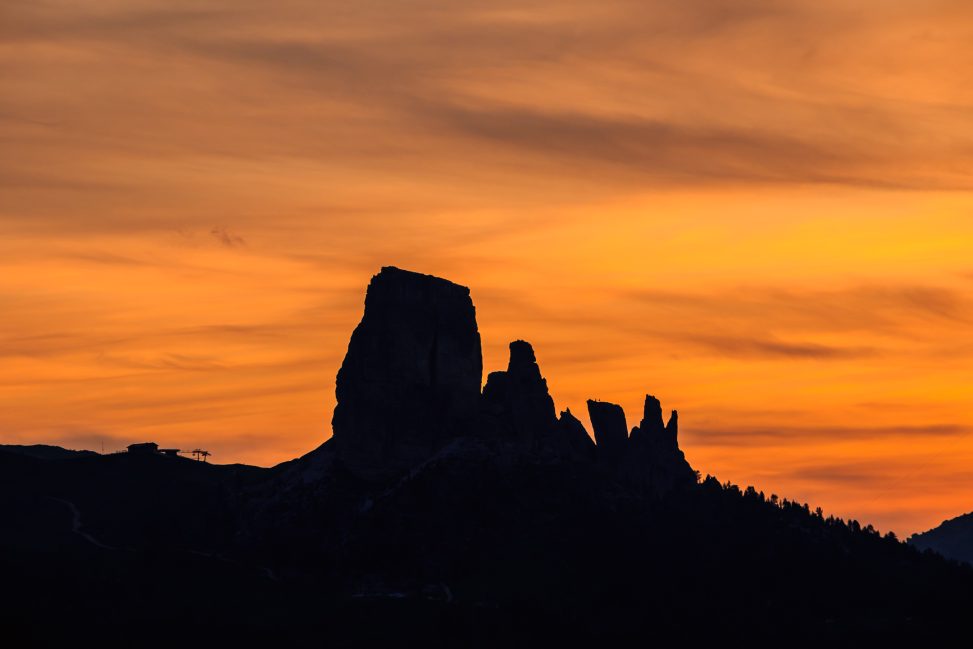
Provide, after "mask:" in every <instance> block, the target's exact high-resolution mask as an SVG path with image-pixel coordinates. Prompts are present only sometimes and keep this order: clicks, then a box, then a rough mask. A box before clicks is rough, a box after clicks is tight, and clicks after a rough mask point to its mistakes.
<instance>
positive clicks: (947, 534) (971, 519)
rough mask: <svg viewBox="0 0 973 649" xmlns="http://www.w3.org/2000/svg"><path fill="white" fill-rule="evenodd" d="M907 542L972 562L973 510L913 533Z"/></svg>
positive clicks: (958, 559)
mask: <svg viewBox="0 0 973 649" xmlns="http://www.w3.org/2000/svg"><path fill="white" fill-rule="evenodd" d="M909 543H910V544H911V545H913V546H915V547H917V548H919V549H920V550H933V551H935V552H938V553H939V554H941V555H943V556H944V557H948V558H950V559H955V560H957V561H965V562H967V563H970V564H973V512H971V513H969V514H963V515H962V516H957V517H956V518H953V519H950V520H948V521H944V522H943V523H942V524H941V525H939V526H938V527H935V528H933V529H931V530H929V531H928V532H922V533H921V534H914V535H912V536H911V537H910V538H909Z"/></svg>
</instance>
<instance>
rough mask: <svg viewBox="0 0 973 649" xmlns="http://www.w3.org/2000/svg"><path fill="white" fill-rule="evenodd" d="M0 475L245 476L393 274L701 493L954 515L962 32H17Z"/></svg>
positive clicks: (541, 7)
mask: <svg viewBox="0 0 973 649" xmlns="http://www.w3.org/2000/svg"><path fill="white" fill-rule="evenodd" d="M0 36H2V39H0V84H2V92H0V138H2V146H0V314H2V317H0V358H2V363H0V442H5V443H54V444H62V445H66V446H69V447H75V448H78V447H86V448H94V449H95V450H98V449H100V448H101V445H102V443H104V445H105V448H106V450H107V449H116V448H119V447H122V446H124V445H125V444H128V443H131V442H137V441H145V440H155V441H157V442H159V443H161V444H165V445H173V446H178V447H182V448H192V447H196V446H203V447H205V448H208V449H209V450H211V451H212V452H213V453H214V459H216V460H218V461H221V462H237V461H239V462H250V463H257V464H262V465H271V464H274V463H276V462H280V461H282V460H286V459H290V458H292V457H295V456H297V455H299V454H302V453H304V452H306V451H308V450H310V449H312V448H314V447H315V446H317V445H318V444H320V443H321V442H322V441H323V440H325V439H326V438H327V437H328V436H329V435H330V419H331V410H332V408H333V406H334V377H335V373H336V371H337V369H338V366H339V365H340V362H341V359H342V357H343V355H344V351H345V348H346V344H347V340H348V337H349V336H350V334H351V331H352V329H353V327H354V325H355V324H356V323H357V321H358V319H359V318H360V317H361V311H362V305H363V298H364V289H365V286H366V284H367V282H368V280H369V278H370V276H371V275H372V274H374V273H375V272H377V271H378V269H379V267H380V266H382V265H397V266H400V267H403V268H408V269H411V270H417V271H421V272H426V273H432V274H436V275H441V276H445V277H447V278H450V279H452V280H454V281H456V282H459V283H462V284H465V285H468V286H470V287H472V290H473V298H474V302H475V303H476V305H477V313H478V319H479V323H480V329H481V333H482V335H483V339H484V355H485V358H484V361H485V370H486V371H490V370H493V369H499V368H502V367H503V366H504V365H505V364H506V345H507V343H508V342H509V341H510V340H512V339H515V338H525V339H527V340H529V341H531V342H532V343H533V344H534V346H535V349H536V350H537V354H538V359H539V362H540V364H541V369H542V371H543V372H544V374H545V375H546V377H547V378H548V382H549V384H550V386H551V389H552V393H553V395H554V398H555V401H556V403H557V405H558V407H559V408H565V407H571V408H572V409H573V411H574V412H575V413H577V414H579V415H583V414H584V415H585V417H583V419H584V420H585V421H586V423H587V417H586V413H585V412H584V400H585V399H586V398H589V397H595V398H600V399H605V400H613V401H617V402H619V403H621V404H623V405H624V406H625V408H626V412H627V414H628V418H629V423H630V424H634V423H637V420H638V419H639V416H640V408H641V401H642V397H643V395H644V393H645V392H651V393H653V394H656V395H657V396H659V397H660V398H661V399H662V401H663V406H664V407H666V408H678V409H679V410H680V415H681V416H680V426H681V429H682V430H681V441H682V446H683V448H684V449H685V451H686V453H687V456H688V458H689V460H690V462H691V463H692V464H693V466H694V467H696V468H697V469H699V470H701V471H702V472H703V473H704V474H705V473H712V474H715V475H717V476H719V477H720V478H721V479H724V480H727V479H729V480H733V481H734V482H738V483H740V484H741V485H748V484H753V485H755V486H756V487H758V488H760V489H763V490H764V491H766V492H767V493H768V494H769V493H771V492H774V493H778V494H779V495H781V496H787V497H789V498H793V499H797V500H801V501H808V502H810V503H811V504H812V506H814V505H821V506H822V507H824V509H825V510H826V511H828V512H830V513H834V514H836V515H840V516H844V517H854V518H858V519H860V520H863V521H867V522H872V523H874V524H876V526H878V527H879V528H881V529H882V530H887V529H894V530H895V531H896V532H898V533H900V534H908V533H911V532H913V531H917V530H921V529H926V528H928V527H930V526H932V525H935V524H937V523H938V522H939V521H941V520H943V519H944V518H947V517H952V516H955V515H957V514H960V513H963V512H967V511H970V510H973V412H971V408H970V405H971V400H973V399H971V398H973V380H971V378H970V372H971V368H973V328H971V325H973V255H971V251H973V80H971V78H970V71H971V70H973V45H971V43H973V5H971V4H970V3H969V2H968V1H966V0H962V1H961V0H956V1H948V2H944V1H935V0H932V1H930V0H922V1H918V0H899V1H896V2H888V1H878V0H863V1H859V2H847V1H842V2H835V1H829V0H824V1H821V0H817V1H813V2H812V1H810V0H796V1H794V2H789V3H782V2H771V1H768V0H749V1H744V2H735V3H725V2H720V1H718V0H687V1H686V2H679V3H673V2H667V1H662V0H600V1H599V2H592V1H590V0H587V1H585V2H581V1H578V0H557V1H554V0H548V1H545V2H537V1H530V0H527V1H524V0H519V1H517V2H512V1H508V0H490V1H489V2H478V1H475V0H468V1H466V2H446V1H445V0H426V1H413V2H402V1H395V2H393V1H391V0H361V1H359V2H354V3H348V2H334V1H332V0H323V1H322V0H318V1H314V2H310V1H308V2H294V1H290V0H279V1H277V2H274V3H267V2H253V1H252V0H207V1H200V0H193V1H192V2H188V1H185V2H183V1H178V0H166V1H165V2H163V1H162V0H99V1H92V2H85V3H80V2H63V1H50V2H45V1H42V0H32V1H30V2H6V3H4V5H3V7H2V8H0Z"/></svg>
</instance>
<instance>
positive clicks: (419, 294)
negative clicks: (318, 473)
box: [332, 267, 483, 479]
mask: <svg viewBox="0 0 973 649" xmlns="http://www.w3.org/2000/svg"><path fill="white" fill-rule="evenodd" d="M482 376H483V359H482V356H481V350H480V334H479V332H478V331H477V327H476V313H475V310H474V308H473V302H472V300H471V299H470V291H469V289H468V288H466V287H463V286H459V285H457V284H453V283H452V282H448V281H446V280H444V279H439V278H437V277H432V276H429V275H421V274H419V273H412V272H408V271H404V270H399V269H398V268H393V267H386V268H383V269H382V271H381V272H380V273H379V274H378V275H376V276H375V277H373V278H372V281H371V284H369V286H368V292H367V294H366V296H365V314H364V316H363V317H362V320H361V323H359V325H358V327H357V328H356V329H355V331H354V333H353V334H352V336H351V342H350V343H349V345H348V353H347V354H346V355H345V359H344V362H343V363H342V365H341V369H340V370H339V371H338V379H337V388H336V393H337V398H338V405H337V407H336V408H335V412H334V418H333V420H332V426H333V429H334V443H335V445H336V450H337V453H338V456H339V457H340V458H341V460H342V461H343V462H344V463H345V465H346V466H347V467H348V468H349V469H350V470H351V471H352V472H353V473H355V474H356V475H358V476H359V477H362V478H366V479H378V478H384V477H390V476H394V475H395V474H397V473H401V472H402V471H404V470H407V469H408V468H410V467H412V466H414V465H416V464H418V463H419V462H421V461H422V460H424V459H425V458H427V457H428V456H430V455H431V454H432V453H434V452H435V451H436V450H437V449H438V448H440V447H442V446H443V445H444V444H445V443H446V442H448V441H449V440H450V439H451V438H453V437H455V436H457V435H458V434H460V433H462V432H463V430H464V428H466V427H468V426H470V424H471V422H472V420H473V418H474V417H475V416H476V415H477V412H478V409H479V402H480V383H481V380H482Z"/></svg>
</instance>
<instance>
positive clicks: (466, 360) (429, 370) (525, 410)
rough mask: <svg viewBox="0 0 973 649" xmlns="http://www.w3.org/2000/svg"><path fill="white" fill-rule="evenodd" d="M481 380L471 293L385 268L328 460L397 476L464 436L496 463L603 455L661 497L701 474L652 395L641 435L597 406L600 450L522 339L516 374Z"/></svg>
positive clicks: (376, 283) (341, 400) (358, 336)
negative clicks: (558, 404) (559, 402)
mask: <svg viewBox="0 0 973 649" xmlns="http://www.w3.org/2000/svg"><path fill="white" fill-rule="evenodd" d="M481 377H482V356H481V350H480V336H479V333H478V331H477V326H476V317H475V310H474V307H473V302H472V301H471V299H470V291H469V289H467V288H465V287H463V286H458V285H456V284H453V283H451V282H448V281H446V280H443V279H439V278H436V277H431V276H429V275H420V274H418V273H412V272H408V271H404V270H399V269H397V268H391V267H388V268H383V269H382V271H381V272H380V273H379V274H378V275H376V276H375V277H373V278H372V281H371V283H370V284H369V287H368V292H367V295H366V297H365V314H364V316H363V317H362V320H361V323H360V324H359V325H358V327H357V328H356V329H355V332H354V333H353V334H352V337H351V342H350V344H349V346H348V353H347V355H346V356H345V359H344V362H343V363H342V366H341V370H340V371H339V372H338V380H337V390H336V392H337V397H338V405H337V407H336V409H335V414H334V419H333V422H332V423H333V427H334V439H333V442H330V443H329V445H328V446H329V451H328V454H327V455H328V457H332V456H333V457H334V458H335V459H336V461H337V462H338V463H339V464H340V465H343V466H344V467H346V468H347V469H348V470H349V471H350V472H351V473H352V474H354V475H355V476H357V477H358V478H360V479H364V480H368V481H387V480H393V479H396V478H398V477H401V476H402V475H404V474H405V473H406V472H408V471H411V470H413V469H414V468H415V467H417V466H419V465H420V464H422V463H423V462H425V461H427V460H429V459H430V458H432V457H434V456H437V453H439V451H440V450H442V449H444V448H445V447H446V446H447V445H450V443H451V442H453V441H454V440H456V439H457V438H463V442H464V444H461V446H463V445H465V447H466V448H468V449H469V448H476V447H477V446H476V445H479V447H481V448H483V449H490V450H485V451H484V452H488V453H492V454H493V458H494V459H493V460H489V459H488V458H484V459H483V461H484V462H489V461H497V462H500V463H502V464H505V465H512V463H516V462H522V461H526V462H534V463H545V464H549V463H557V462H565V461H566V462H589V463H590V462H591V461H592V460H594V459H597V460H599V464H600V465H601V466H602V467H603V469H604V470H607V471H608V474H609V476H611V475H614V476H615V477H617V478H618V479H619V480H623V481H625V482H627V483H630V484H634V485H637V486H640V487H646V488H649V489H651V490H653V491H657V492H661V491H666V490H668V489H670V488H671V487H672V486H673V485H675V484H676V483H677V482H679V481H680V480H683V479H684V478H685V477H686V476H687V475H689V474H690V473H691V471H690V470H689V468H688V467H689V465H688V464H686V462H685V459H684V458H683V456H682V453H681V452H680V451H679V449H678V445H677V442H676V415H675V413H673V416H672V418H671V419H670V421H669V425H668V426H666V425H665V424H664V423H663V420H662V407H661V404H660V403H659V400H658V399H656V398H655V397H652V396H651V395H646V398H645V409H644V413H643V417H642V421H641V422H640V424H639V426H637V427H636V428H634V429H633V430H632V435H631V438H630V437H629V434H628V429H627V425H626V422H625V413H624V411H623V410H622V408H621V406H618V405H616V404H613V403H608V402H603V401H594V400H590V401H588V412H589V415H590V417H591V423H592V427H593V429H594V438H595V443H596V444H597V445H596V444H595V443H592V440H591V437H589V436H588V433H587V432H586V431H585V429H584V426H583V424H582V423H581V422H580V421H578V419H577V418H576V417H574V416H573V415H572V414H571V412H570V411H565V412H562V413H561V415H560V417H558V416H557V415H556V414H555V412H556V411H555V408H554V400H553V399H552V398H551V395H550V393H549V392H548V387H547V381H546V380H545V379H544V377H543V375H542V374H541V370H540V367H539V366H538V363H537V358H536V356H535V354H534V349H533V347H532V346H531V345H530V343H528V342H526V341H523V340H516V341H514V342H512V343H510V359H509V362H508V364H507V369H506V370H502V371H496V372H491V373H490V375H489V376H488V377H487V382H486V385H485V386H484V387H483V391H482V393H481V392H480V382H481ZM470 443H473V446H470ZM332 447H333V448H332ZM449 448H450V449H454V448H457V447H456V445H451V446H450V447H449ZM447 451H448V449H447Z"/></svg>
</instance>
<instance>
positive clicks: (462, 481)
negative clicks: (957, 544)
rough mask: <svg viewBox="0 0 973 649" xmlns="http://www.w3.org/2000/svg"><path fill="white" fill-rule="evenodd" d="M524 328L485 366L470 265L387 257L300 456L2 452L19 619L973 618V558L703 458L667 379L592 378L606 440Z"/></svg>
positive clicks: (493, 638) (298, 627)
mask: <svg viewBox="0 0 973 649" xmlns="http://www.w3.org/2000/svg"><path fill="white" fill-rule="evenodd" d="M509 350H510V355H509V360H508V364H507V367H506V369H504V370H497V371H493V372H490V373H489V374H488V375H487V380H486V382H485V383H483V385H482V388H481V383H482V352H481V350H480V337H479V331H478V328H477V325H476V319H475V307H474V306H473V304H472V300H471V299H470V292H469V289H467V288H465V287H460V286H458V285H455V284H452V283H451V282H447V281H446V280H442V279H439V278H434V277H432V276H427V275H421V274H418V273H410V272H409V271H402V270H400V269H396V268H391V267H386V268H383V269H382V271H381V272H380V273H379V274H378V275H376V276H375V277H374V278H373V279H372V282H371V283H370V285H369V289H368V292H367V293H366V299H365V312H364V314H363V317H362V321H361V323H359V325H358V327H356V329H355V332H354V333H353V334H352V338H351V342H350V343H349V348H348V352H347V354H346V356H345V359H344V362H343V363H342V368H341V370H339V380H338V382H337V383H338V387H337V389H336V392H337V396H338V406H337V408H336V410H335V416H334V420H333V422H334V433H335V434H334V435H333V436H332V437H331V438H330V439H328V440H327V441H325V442H324V443H323V444H322V445H321V446H319V447H318V448H317V449H315V450H313V451H311V452H309V453H308V454H306V455H304V456H302V457H300V458H296V459H294V460H291V461H289V462H285V463H282V464H280V465H277V466H275V467H273V468H269V469H263V468H256V467H247V466H243V465H211V464H206V463H202V462H195V461H191V460H189V459H186V458H178V457H169V456H165V455H161V454H157V453H144V454H138V453H127V454H115V455H109V456H97V455H95V456H87V455H80V456H72V457H70V458H68V459H64V460H56V461H55V460H52V459H38V458H36V457H27V456H24V455H23V454H15V453H4V452H0V519H2V520H5V521H7V522H8V526H7V527H6V531H5V532H2V533H0V550H3V552H2V553H0V572H2V574H3V575H4V576H5V577H6V578H7V583H8V584H11V586H10V587H9V588H8V589H7V590H6V591H5V594H4V595H3V597H4V598H5V599H4V600H3V601H0V618H2V619H3V621H4V622H5V623H6V624H8V626H9V628H11V629H13V630H15V631H16V632H17V633H26V634H30V633H33V634H34V637H35V639H36V640H37V642H36V643H35V644H37V645H44V644H50V645H54V646H58V645H63V644H64V642H65V641H67V640H75V639H77V637H79V635H81V636H83V637H85V638H89V639H90V638H96V639H98V640H99V641H100V642H101V643H102V644H111V643H112V642H113V641H114V640H117V641H118V643H119V644H124V643H125V642H130V638H131V637H132V635H133V634H136V635H137V636H138V637H140V638H141V639H142V640H143V641H144V642H143V644H146V645H155V644H158V646H167V645H170V644H173V643H175V642H179V643H181V644H183V645H187V644H195V643H198V644H199V646H203V645H204V644H212V643H214V642H226V641H228V640H232V641H233V642H235V643H237V644H240V645H241V646H249V645H251V644H256V643H258V642H263V643H266V642H278V643H279V642H281V641H282V640H281V639H282V638H283V639H286V643H287V644H290V645H292V646H309V647H310V646H318V645H319V644H320V643H321V642H326V643H328V644H333V645H335V646H372V645H375V646H387V645H388V644H390V643H392V642H396V643H399V644H402V643H404V644H406V645H407V646H408V645H412V644H416V645H418V644H421V645H423V646H431V645H439V646H455V645H457V644H462V645H465V646H495V645H496V644H497V643H500V642H502V643H504V644H505V645H509V646H536V645H538V644H542V645H546V644H552V643H563V644H567V643H577V642H579V641H585V642H592V643H594V642H598V643H601V644H605V643H608V644H628V643H639V644H645V643H655V644H661V645H662V646H671V645H676V644H678V645H681V646H695V645H701V644H713V643H716V642H723V643H725V642H729V641H731V640H732V641H742V640H746V641H747V642H748V643H749V644H751V645H764V644H766V645H768V646H769V645H771V644H773V645H775V646H778V645H779V644H780V643H781V642H782V641H784V642H786V643H788V644H792V645H799V646H807V645H815V644H820V643H825V642H827V643H831V644H836V645H839V646H840V645H844V644H849V643H852V642H865V641H869V642H874V641H875V640H876V638H880V639H883V640H888V641H892V640H895V641H897V642H898V641H903V640H906V639H909V640H914V641H918V640H923V641H927V642H928V641H929V640H930V639H936V638H949V637H956V635H957V634H958V633H969V632H970V631H973V624H971V623H970V622H969V621H968V620H967V617H968V616H966V614H965V611H967V610H968V607H969V605H970V604H973V569H971V568H969V567H963V566H961V565H959V564H956V563H953V562H950V561H947V560H945V559H943V558H941V557H938V556H935V555H933V554H932V553H921V552H919V551H918V550H916V549H915V548H913V547H910V546H907V545H905V544H902V543H900V542H899V541H898V540H897V539H895V537H894V535H887V536H885V537H882V536H880V535H878V533H877V532H875V531H874V530H873V529H872V528H871V527H870V526H862V525H861V524H859V523H858V522H857V521H843V520H841V519H835V518H834V517H824V516H823V515H822V514H820V513H819V512H814V511H811V510H810V508H809V507H808V505H806V504H804V505H801V504H798V503H794V502H791V501H788V500H786V499H785V500H777V499H775V498H772V499H769V500H768V499H767V498H766V497H765V496H764V494H763V493H762V492H759V491H757V490H756V489H753V488H752V487H750V488H747V489H745V490H741V489H739V488H738V487H736V486H734V485H731V484H729V483H724V484H721V483H720V482H719V481H718V480H716V479H715V478H713V477H710V476H707V477H705V478H703V477H702V476H701V475H700V474H698V473H697V472H695V471H694V470H693V469H692V467H691V466H690V465H689V463H688V462H687V461H686V459H685V456H684V455H683V453H682V451H681V450H680V449H679V446H678V415H677V413H676V411H673V412H672V414H671V415H670V418H669V421H668V423H666V422H664V420H663V415H662V412H663V411H662V404H661V403H660V401H659V400H658V399H657V398H656V397H654V396H652V395H650V394H646V398H645V404H644V408H643V413H642V418H641V420H640V422H639V424H638V425H637V426H635V427H633V428H632V429H631V431H629V430H628V427H627V422H626V419H625V413H624V411H623V410H622V409H621V408H620V407H619V406H618V405H617V404H610V403H607V402H598V401H594V400H592V401H589V403H588V407H589V411H590V413H591V420H592V424H593V429H594V430H593V433H594V437H595V441H592V439H591V436H589V435H588V433H587V431H586V430H585V428H584V426H583V425H582V424H581V422H580V421H579V420H578V419H577V418H576V417H575V416H574V415H573V414H571V413H570V411H569V410H565V411H564V412H561V413H559V414H558V413H557V412H556V411H555V408H554V402H553V399H552V398H551V396H550V393H549V390H548V386H547V382H546V379H545V378H544V376H543V373H542V371H541V367H540V365H539V364H538V362H537V355H536V354H535V352H534V349H533V347H532V346H531V345H530V344H529V343H527V342H526V341H523V340H516V341H513V342H511V343H510V346H509ZM596 442H597V443H596ZM850 585H852V586H850ZM105 611H111V612H112V614H111V616H110V617H109V618H105ZM51 615H55V616H56V619H57V620H58V623H57V624H54V625H50V624H48V625H45V624H44V621H45V620H46V619H48V618H49V617H50V616H51ZM175 619H179V620H186V621H188V622H186V624H187V625H188V627H189V628H191V629H192V631H193V634H194V635H192V637H191V638H187V637H184V636H183V635H182V634H180V633H179V632H178V631H179V630H178V629H176V628H175V627H171V626H169V625H167V624H166V622H167V621H169V620H175ZM147 628H151V629H153V633H152V634H151V637H147V636H146V635H145V633H144V632H145V629H147ZM138 634H141V635H138ZM24 646H29V644H25V645H24Z"/></svg>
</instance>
